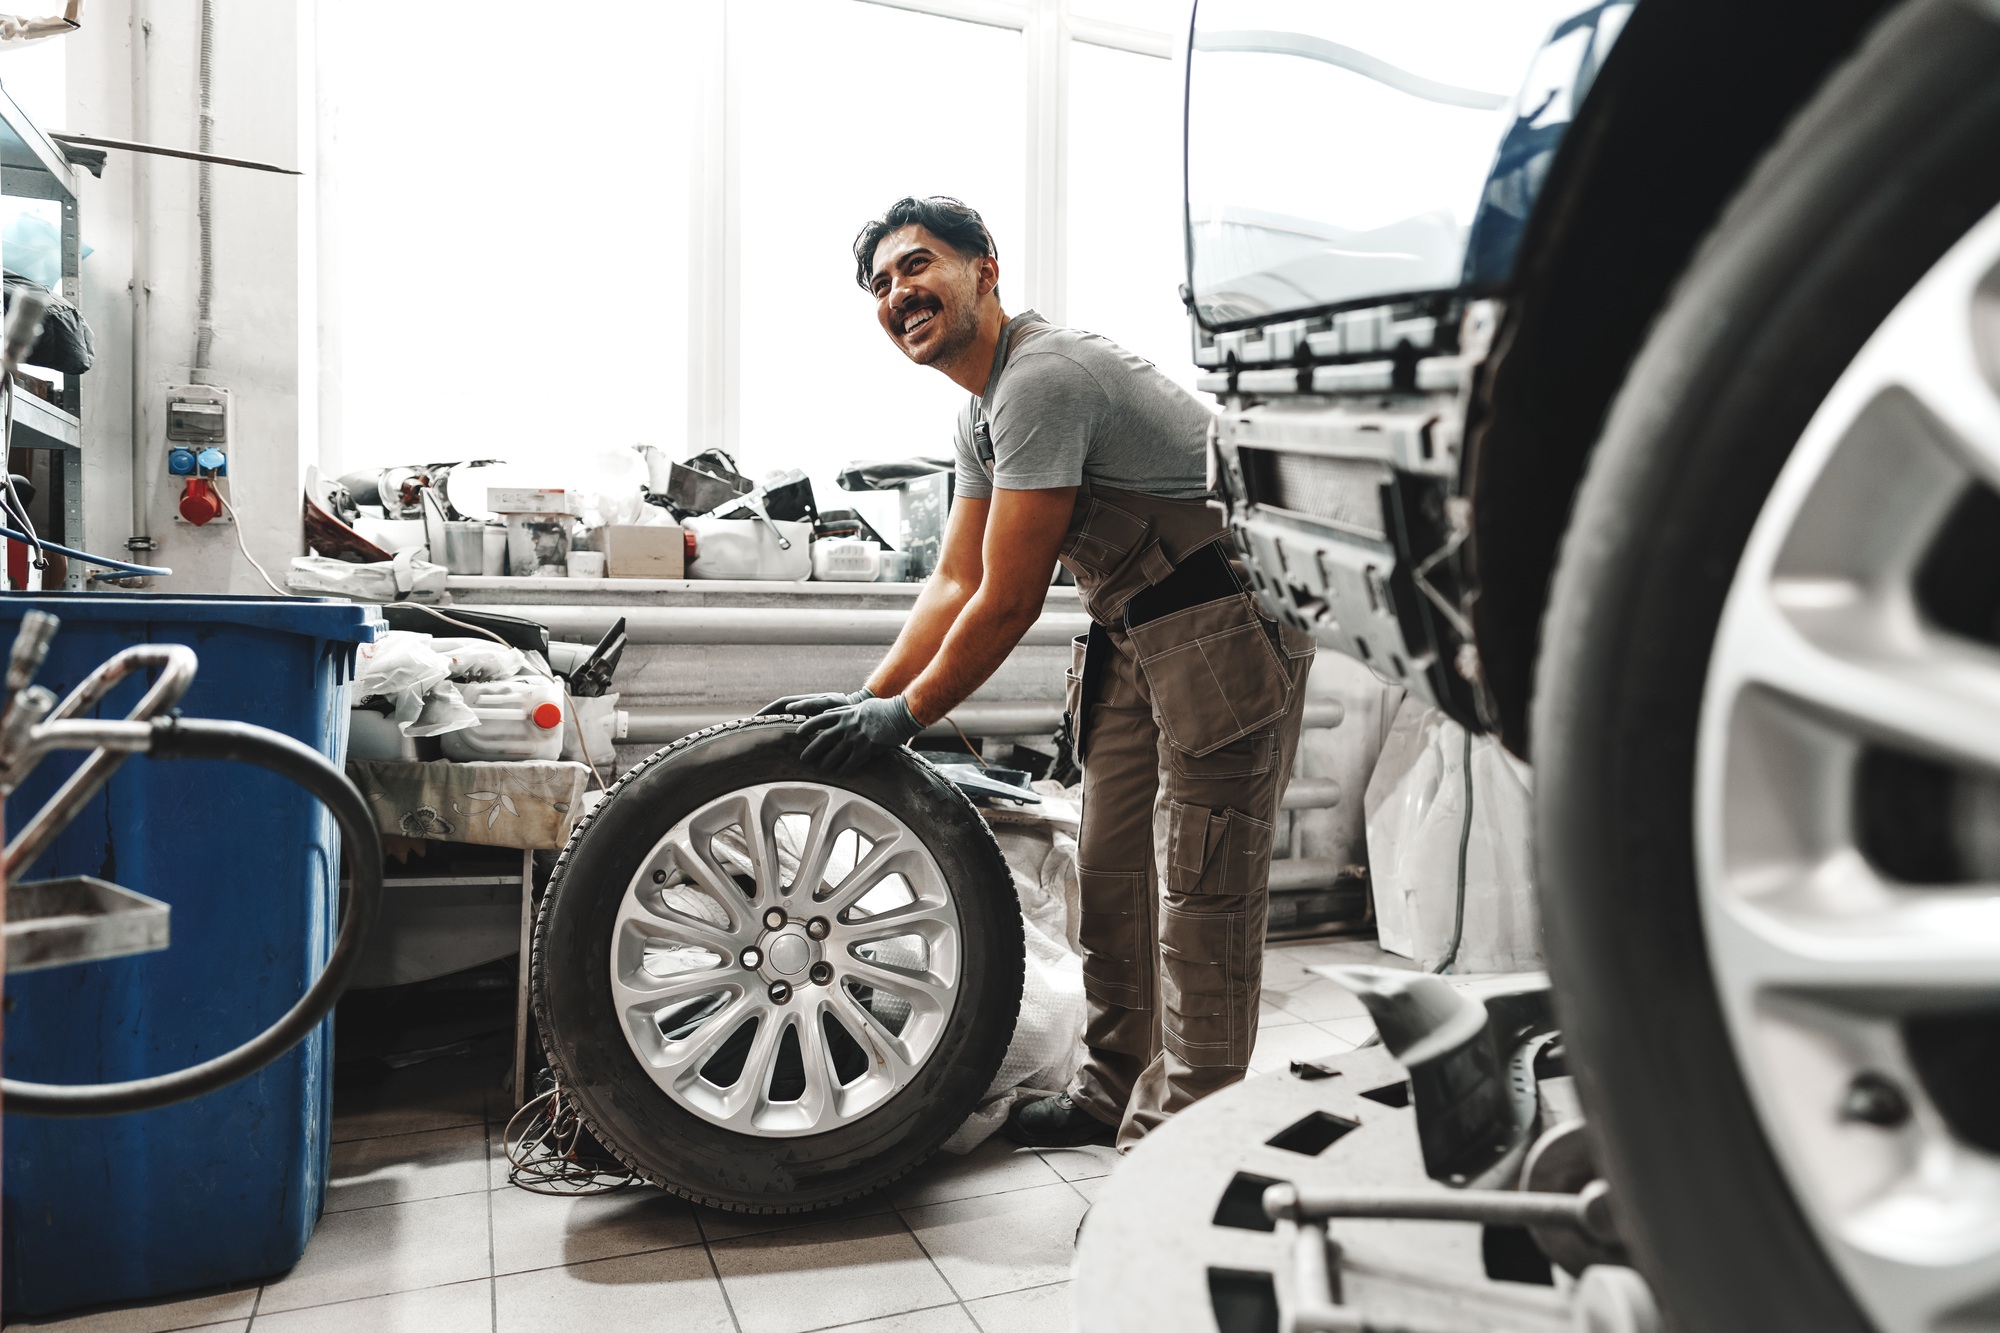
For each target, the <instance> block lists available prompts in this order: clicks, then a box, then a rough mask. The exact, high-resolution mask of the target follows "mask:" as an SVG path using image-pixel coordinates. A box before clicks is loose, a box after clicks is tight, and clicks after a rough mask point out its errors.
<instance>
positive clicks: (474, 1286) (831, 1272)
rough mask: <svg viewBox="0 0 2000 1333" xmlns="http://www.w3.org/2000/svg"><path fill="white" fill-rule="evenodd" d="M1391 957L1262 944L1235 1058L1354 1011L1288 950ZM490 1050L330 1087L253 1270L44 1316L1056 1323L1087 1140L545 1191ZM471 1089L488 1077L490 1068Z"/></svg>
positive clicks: (1091, 1190) (498, 1328)
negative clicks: (862, 1175)
mask: <svg viewBox="0 0 2000 1333" xmlns="http://www.w3.org/2000/svg"><path fill="white" fill-rule="evenodd" d="M1332 962H1371V963H1387V964H1389V965H1392V966H1394V965H1401V966H1408V964H1406V963H1403V962H1402V960H1400V959H1395V958H1391V957H1389V956H1387V955H1384V954H1382V953H1381V952H1380V951H1379V950H1377V949H1376V948H1375V947H1374V945H1373V944H1372V943H1360V942H1330V943H1297V944H1279V945H1274V946H1272V948H1271V949H1270V951H1269V952H1268V954H1267V956H1266V964H1265V977H1264V987H1265V993H1264V999H1265V1003H1264V1007H1263V1012H1262V1018H1261V1030H1260V1032H1259V1034H1258V1040H1257V1049H1256V1054H1255V1056H1254V1057H1253V1059H1252V1061H1251V1067H1252V1069H1253V1070H1254V1071H1256V1072H1260V1073H1262V1072H1268V1071H1272V1070H1277V1069H1282V1068H1284V1067H1285V1066H1286V1065H1287V1064H1288V1063H1289V1062H1290V1061H1292V1060H1296V1059H1302V1058H1312V1057H1315V1056H1323V1055H1330V1054H1335V1053H1338V1052H1340V1051H1344V1050H1347V1049H1349V1048H1350V1047H1352V1046H1353V1045H1355V1044H1356V1043H1357V1042H1359V1041H1360V1040H1362V1039H1363V1038H1365V1037H1366V1036H1367V1035H1368V1034H1369V1033H1370V1032H1371V1031H1372V1030H1373V1029H1372V1026H1371V1025H1370V1023H1369V1021H1368V1019H1367V1018H1366V1017H1365V1016H1364V1015H1363V1012H1362V1009H1361V1006H1360V1005H1359V1003H1357V1002H1356V1001H1355V1000H1354V998H1353V997H1352V996H1351V995H1349V994H1348V993H1347V992H1346V991H1345V990H1342V989H1341V988H1340V987H1339V986H1337V985H1335V984H1334V983H1332V982H1329V981H1326V980H1324V979H1322V978H1320V977H1318V976H1316V975H1314V974H1313V973H1311V972H1308V971H1306V968H1307V967H1308V966H1311V965H1313V964H1318V963H1332ZM498 1081H499V1080H498V1071H497V1070H492V1069H489V1068H485V1067H482V1068H481V1069H478V1070H468V1069H467V1068H466V1067H465V1066H463V1065H459V1066H456V1067H454V1066H453V1065H451V1064H450V1063H448V1062H444V1061H439V1062H436V1063H434V1064H429V1065H418V1066H414V1067H412V1068H410V1069H407V1070H403V1071H401V1072H400V1073H398V1074H397V1075H395V1076H393V1078H392V1079H391V1081H390V1082H389V1083H388V1084H385V1085H384V1086H382V1087H379V1088H376V1089H370V1090H368V1091H367V1092H366V1093H364V1094H362V1095H358V1096H346V1095H343V1097H342V1099H341V1102H340V1104H339V1105H338V1106H337V1108H336V1112H337V1113H336V1116H335V1120H334V1134H333V1137H334V1140H335V1142H334V1149H333V1162H332V1185H331V1188H330V1189H329V1191H328V1196H327V1205H326V1215H325V1217H324V1218H323V1219H322V1220H321V1222H320V1224H319V1228H318V1230H317V1231H316V1232H314V1234H313V1238H312V1243H311V1244H310V1245H309V1246H307V1248H306V1253H305V1257H304V1258H303V1259H301V1260H300V1261H299V1264H298V1266H297V1267H296V1268H294V1269H293V1270H292V1271H291V1272H289V1273H287V1274H286V1275H285V1276H284V1277H282V1278H279V1279H277V1280H275V1281H272V1282H269V1283H266V1284H264V1285H263V1286H261V1287H251V1288H245V1289H243V1290H241V1291H232V1292H222V1293H208V1294H204V1295H199V1296H194V1297H190V1298H183V1299H177V1300H170V1301H165V1302H160V1303H155V1304H150V1305H138V1306H128V1307H121V1308H117V1309H107V1310H100V1311H96V1312H92V1313H86V1314H81V1315H73V1316H70V1317H68V1318H62V1319H57V1320H53V1321H49V1322H45V1323H39V1324H26V1323H24V1324H19V1325H14V1326H16V1327H38V1328H43V1329H49V1330H61V1331H62V1333H169V1331H170V1330H183V1329H186V1330H193V1329H201V1330H227V1331H228V1333H246V1331H247V1330H249V1329H251V1328H255V1329H256V1330H257V1333H335V1331H338V1330H353V1329H362V1330H366V1331H367V1333H461V1330H463V1331H464V1333H474V1331H475V1330H477V1333H516V1331H517V1330H518V1331H519V1333H568V1331H569V1330H579V1331H581V1333H600V1330H602V1329H605V1328H607V1327H628V1328H663V1329H673V1330H675V1331H676V1333H709V1331H710V1330H713V1333H808V1330H818V1329H835V1328H837V1329H841V1330H843V1331H844V1333H1017V1331H1018V1333H1059V1330H1062V1329H1064V1328H1067V1327H1068V1325H1069V1306H1068V1296H1067V1292H1066V1290H1065V1288H1066V1286H1067V1284H1068V1281H1069V1268H1070V1258H1071V1254H1072V1251H1073V1248H1074V1238H1075V1235H1076V1229H1077V1224H1078V1222H1080V1221H1081V1220H1082V1217H1083V1214H1084V1212H1085V1210H1086V1209H1087V1208H1088V1207H1089V1205H1090V1202H1091V1200H1092V1199H1093V1198H1094V1197H1095V1196H1096V1192H1097V1189H1098V1187H1099V1186H1100V1185H1101V1184H1102V1183H1103V1179H1104V1177H1105V1176H1106V1175H1108V1174H1109V1173H1110V1171H1111V1170H1112V1167H1113V1165H1114V1164H1115V1162H1116V1157H1115V1155H1114V1154H1113V1153H1112V1152H1111V1151H1110V1150H1109V1149H1102V1148H1084V1149H1074V1150H1060V1151H1046V1152H1033V1151H1029V1150H1027V1149H1024V1148H1016V1147H1015V1146H1014V1145H1012V1144H1010V1143H1007V1142H1005V1141H1002V1140H998V1139H996V1140H993V1141H991V1142H989V1143H987V1144H986V1145H985V1146H983V1147H982V1148H980V1149H979V1150H977V1151H976V1152H974V1153H972V1154H971V1155H969V1156H966V1157H941V1158H939V1159H937V1160H934V1161H932V1162H930V1163H928V1164H927V1165H926V1166H925V1167H924V1168H923V1169H922V1170H921V1171H919V1172H917V1173H916V1174H914V1175H912V1176H911V1177H910V1178H908V1179H907V1180H904V1181H902V1182H900V1183H899V1184H898V1185H897V1186H895V1187H894V1188H892V1189H891V1190H889V1191H887V1192H886V1193H885V1194H882V1195H878V1196H875V1197H873V1198H871V1199H867V1200H864V1201H862V1202H861V1203H859V1204H856V1205H850V1206H849V1207H847V1208H844V1209H840V1210H836V1211H835V1212H833V1213H830V1214H829V1213H821V1214H815V1215H812V1216H809V1217H803V1218H800V1217H785V1218H756V1217H744V1216H740V1215H736V1214H727V1213H718V1212H713V1211H710V1210H708V1209H705V1208H697V1207H694V1206H692V1205H689V1204H687V1203H684V1202H682V1201H681V1200H678V1199H675V1198H672V1197H671V1196H668V1195H664V1194H661V1193H658V1192H656V1191H653V1190H643V1191H640V1190H633V1191H628V1192H625V1193H622V1194H616V1195H610V1196H605V1197H597V1198H580V1199H552V1198H547V1197H544V1196H541V1195H536V1194H529V1193H527V1192H525V1191H522V1190H517V1189H514V1188H512V1187H510V1186H509V1185H508V1184H507V1178H506V1164H505V1159H504V1157H502V1156H501V1154H500V1149H499V1139H500V1135H501V1131H502V1129H503V1128H504V1125H505V1111H506V1108H505V1106H504V1105H503V1104H502V1099H501V1096H500V1094H499V1092H498V1090H497V1084H498ZM489 1089H490V1091H489Z"/></svg>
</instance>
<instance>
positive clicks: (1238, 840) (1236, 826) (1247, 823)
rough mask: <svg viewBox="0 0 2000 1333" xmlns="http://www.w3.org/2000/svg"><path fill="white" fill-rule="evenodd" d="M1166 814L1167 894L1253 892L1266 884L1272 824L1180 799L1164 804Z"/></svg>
mask: <svg viewBox="0 0 2000 1333" xmlns="http://www.w3.org/2000/svg"><path fill="white" fill-rule="evenodd" d="M1167 816H1168V823H1167V827H1168V833H1167V892H1168V893H1170V894H1174V895H1179V896H1186V897H1190V898H1193V897H1199V896H1201V895H1205V894H1214V895H1217V896H1224V895H1230V894H1245V893H1255V892H1256V891H1257V890H1259V889H1261V888H1263V887H1264V885H1265V884H1266V883H1268V882H1269V880H1270V873H1271V845H1272V838H1273V836H1274V833H1275V830H1274V828H1273V826H1272V825H1270V824H1267V823H1265V822H1264V821H1263V820H1261V819H1256V818H1253V817H1252V816H1250V815H1246V814H1244V813H1243V812H1242V811H1241V810H1229V809H1216V808H1215V807H1213V806H1206V805H1188V804H1186V803H1184V802H1181V801H1173V802H1171V803H1169V805H1168V807H1167ZM1188 906H1189V907H1190V908H1191V907H1193V906H1194V904H1193V903H1189V904H1188Z"/></svg>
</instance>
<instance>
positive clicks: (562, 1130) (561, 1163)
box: [500, 1075, 639, 1195]
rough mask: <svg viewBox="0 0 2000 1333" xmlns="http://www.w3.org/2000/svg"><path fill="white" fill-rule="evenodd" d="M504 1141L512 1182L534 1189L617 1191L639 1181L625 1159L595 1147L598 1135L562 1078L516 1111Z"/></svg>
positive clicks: (539, 1191)
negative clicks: (587, 1125)
mask: <svg viewBox="0 0 2000 1333" xmlns="http://www.w3.org/2000/svg"><path fill="white" fill-rule="evenodd" d="M545 1077H546V1075H545ZM517 1129H518V1130H519V1131H520V1133H519V1136H518V1138H517V1137H516V1133H515V1131H516V1130H517ZM500 1141H501V1147H502V1148H503V1149H505V1150H506V1153H507V1183H508V1184H510V1185H513V1186H516V1187H517V1188H520V1189H524V1190H528V1191H530V1192H531V1193H534V1194H557V1195H565V1194H615V1193H617V1192H618V1191H619V1190H622V1189H625V1188H627V1187H628V1186H632V1185H636V1184H638V1183H639V1177H638V1176H636V1175H634V1174H633V1173H632V1172H631V1171H629V1170H627V1169H626V1167H625V1165H624V1163H622V1162H618V1161H616V1160H613V1159H612V1158H611V1157H610V1156H609V1155H607V1154H603V1153H602V1152H601V1151H597V1152H594V1151H592V1148H593V1145H594V1144H595V1139H594V1138H591V1137H589V1136H588V1135H587V1131H585V1129H584V1127H583V1120H582V1118H581V1117H579V1116H578V1115H577V1113H576V1108H575V1107H574V1106H572V1105H570V1102H569V1099H568V1098H567V1097H565V1096H564V1095H563V1089H562V1085H561V1084H559V1083H553V1082H552V1083H551V1086H550V1087H549V1089H548V1091H546V1092H543V1093H541V1094H540V1095H539V1096H535V1097H530V1098H529V1099H528V1100H527V1102H525V1103H524V1104H523V1105H522V1107H521V1109H520V1110H518V1111H516V1112H514V1114H513V1116H512V1118H510V1119H509V1120H508V1121H507V1128H506V1130H505V1131H503V1132H502V1134H501V1140H500Z"/></svg>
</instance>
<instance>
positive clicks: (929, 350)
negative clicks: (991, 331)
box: [903, 304, 979, 366]
mask: <svg viewBox="0 0 2000 1333" xmlns="http://www.w3.org/2000/svg"><path fill="white" fill-rule="evenodd" d="M946 319H949V320H950V321H951V323H950V324H949V326H948V327H946V328H944V329H943V330H941V331H940V332H939V333H938V334H937V335H936V336H935V337H933V338H932V339H931V341H930V342H928V343H927V344H925V345H924V346H923V347H915V348H911V347H906V348H904V349H903V351H904V354H905V355H907V356H908V357H909V358H910V360H912V361H914V362H916V363H917V364H918V365H920V366H935V365H938V364H940V363H942V364H944V365H950V364H951V363H952V362H953V361H955V360H957V359H958V358H959V357H960V356H962V355H963V354H964V353H965V349H966V348H968V347H970V346H972V344H973V341H974V340H975V339H976V338H978V337H979V313H978V310H977V309H976V308H975V307H974V306H973V305H971V304H967V305H962V306H957V307H955V308H954V307H941V308H940V309H939V310H938V312H937V315H936V316H935V320H934V322H940V323H941V322H943V321H945V320H946Z"/></svg>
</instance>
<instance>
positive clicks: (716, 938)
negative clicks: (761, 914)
mask: <svg viewBox="0 0 2000 1333" xmlns="http://www.w3.org/2000/svg"><path fill="white" fill-rule="evenodd" d="M651 888H652V885H650V884H647V885H644V886H643V887H639V886H635V887H634V889H633V890H632V891H631V892H629V893H627V894H626V895H625V901H624V903H622V904H621V905H620V907H619V910H618V922H617V925H616V927H615V929H616V930H617V931H618V932H620V934H621V935H622V934H623V933H624V932H626V931H628V930H636V931H638V932H640V933H642V934H645V935H648V936H651V937H653V938H656V939H662V940H666V941H668V942H670V943H674V944H691V945H694V946H696V947H698V948H702V949H707V950H709V951H710V952H711V953H715V954H718V955H720V956H721V957H723V958H734V957H735V956H736V954H737V951H738V950H740V949H741V948H742V947H743V943H744V941H745V939H746V938H748V927H749V925H750V923H749V922H748V921H747V920H746V919H745V918H744V917H743V916H741V915H740V914H738V915H737V916H735V917H734V918H733V920H734V923H735V928H734V929H724V928H723V927H721V926H718V925H716V924H715V923H714V922H712V921H703V920H701V919H700V918H699V917H693V916H689V915H688V914H687V913H686V912H681V911H676V910H675V909H674V908H671V907H669V906H667V905H666V904H665V903H663V902H661V901H660V900H659V895H658V894H657V893H653V892H650V891H649V890H651ZM723 910H724V911H725V912H726V911H728V908H727V907H724V908H723Z"/></svg>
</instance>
